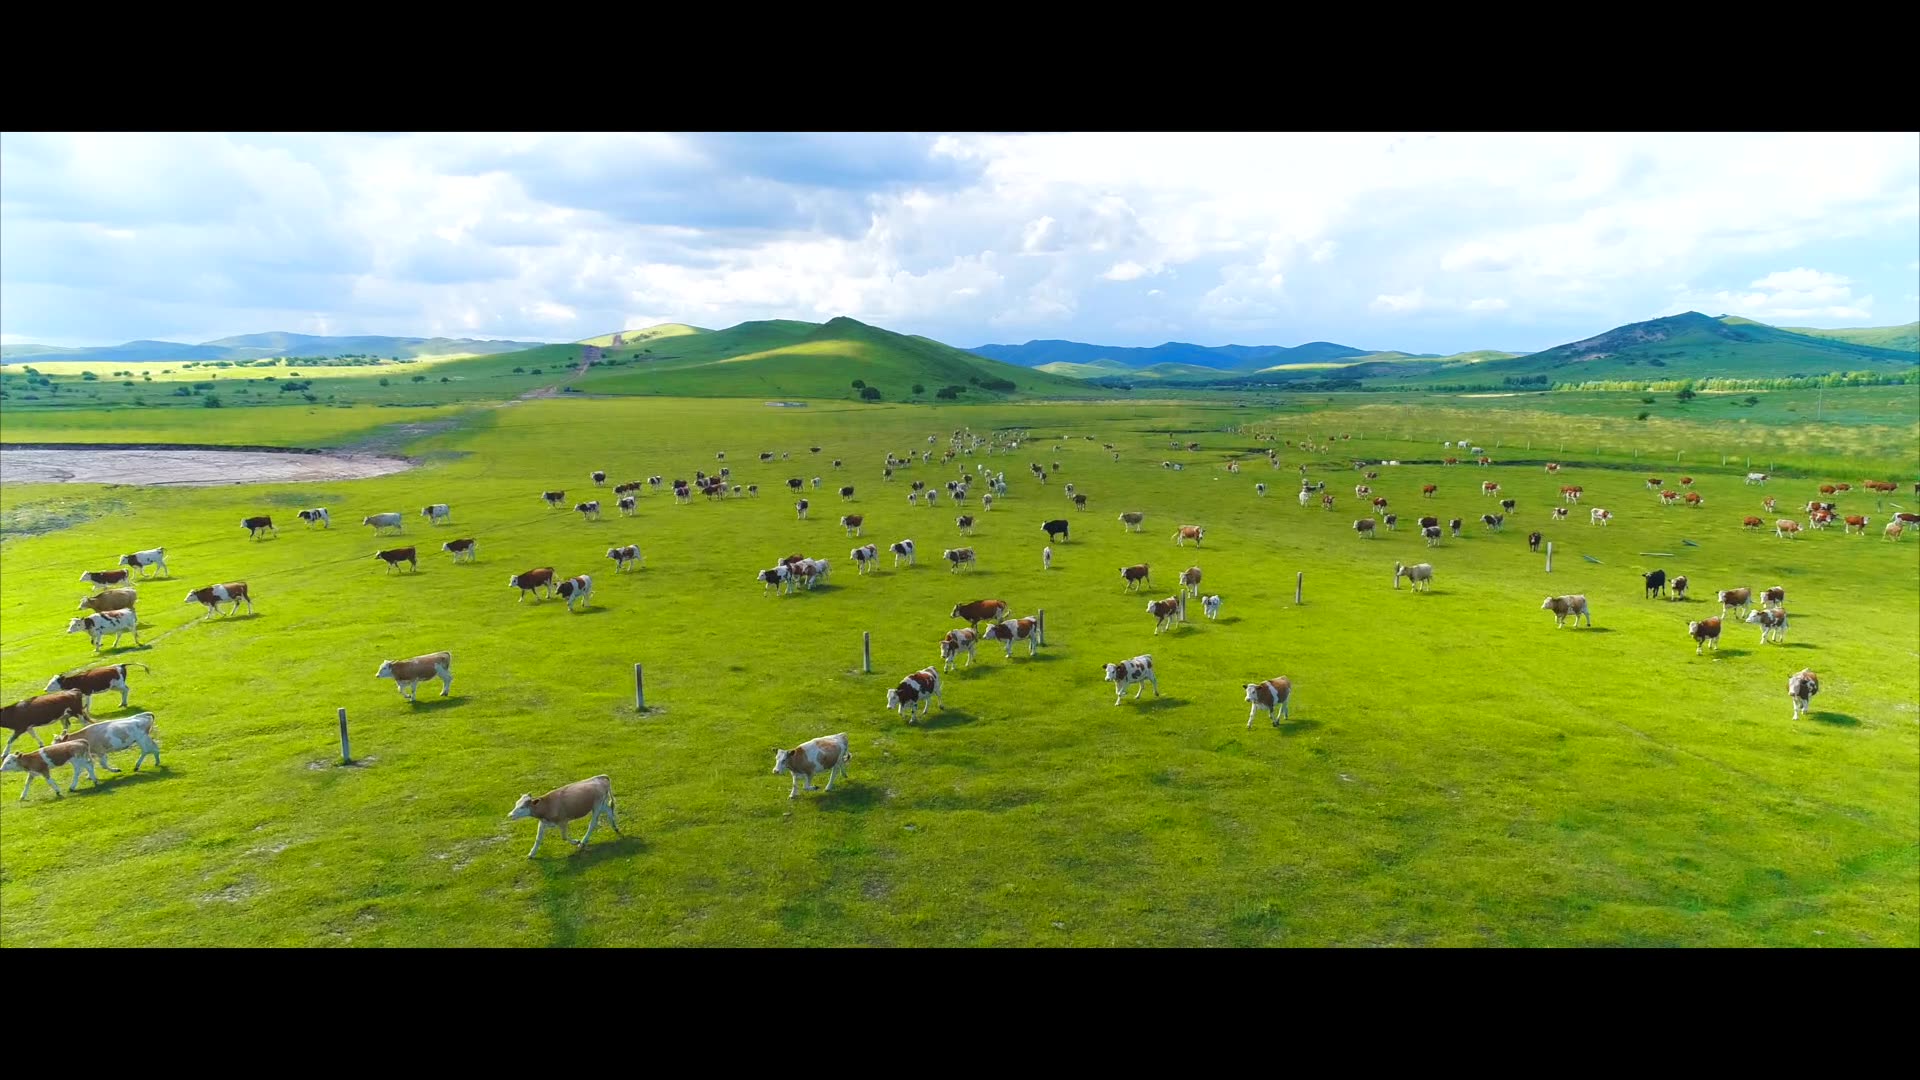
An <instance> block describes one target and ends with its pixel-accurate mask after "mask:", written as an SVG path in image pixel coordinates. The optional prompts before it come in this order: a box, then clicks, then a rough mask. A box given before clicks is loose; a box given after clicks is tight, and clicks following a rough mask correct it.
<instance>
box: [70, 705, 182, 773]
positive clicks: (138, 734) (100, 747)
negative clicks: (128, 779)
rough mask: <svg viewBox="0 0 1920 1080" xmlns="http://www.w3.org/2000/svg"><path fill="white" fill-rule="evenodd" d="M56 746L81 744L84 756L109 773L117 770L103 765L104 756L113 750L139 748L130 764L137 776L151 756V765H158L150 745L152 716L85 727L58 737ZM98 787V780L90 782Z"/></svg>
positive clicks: (157, 747) (155, 749)
mask: <svg viewBox="0 0 1920 1080" xmlns="http://www.w3.org/2000/svg"><path fill="white" fill-rule="evenodd" d="M59 741H60V742H83V743H85V744H86V747H87V754H88V755H89V756H90V757H92V758H93V760H95V761H97V762H99V763H100V767H101V768H103V769H105V770H107V771H108V772H110V773H117V772H119V771H120V770H119V769H116V768H114V767H113V765H112V764H111V763H110V762H108V761H107V755H108V754H111V753H113V752H114V751H116V750H126V749H129V748H131V747H135V746H137V747H139V748H140V757H139V758H138V759H137V760H135V761H134V763H133V771H134V772H139V771H140V766H141V765H142V764H144V763H145V762H146V760H147V755H148V754H152V755H153V763H154V764H155V765H158V764H160V744H159V743H156V742H154V741H153V714H152V713H150V712H143V713H135V714H134V715H132V716H129V717H126V718H125V719H121V720H102V721H100V722H99V723H95V724H86V725H84V726H82V727H80V728H79V729H78V730H75V731H73V732H71V733H68V734H64V735H61V736H60V739H59ZM94 782H95V783H99V781H98V780H96V781H94Z"/></svg>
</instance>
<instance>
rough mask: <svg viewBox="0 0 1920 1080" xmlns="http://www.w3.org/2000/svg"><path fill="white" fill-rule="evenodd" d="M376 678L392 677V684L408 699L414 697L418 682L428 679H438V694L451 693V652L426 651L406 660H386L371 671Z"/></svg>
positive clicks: (410, 699) (443, 695) (418, 685)
mask: <svg viewBox="0 0 1920 1080" xmlns="http://www.w3.org/2000/svg"><path fill="white" fill-rule="evenodd" d="M373 677H374V678H376V679H392V680H393V685H394V686H395V687H397V688H399V690H400V694H401V696H403V697H405V698H406V699H407V700H408V701H414V700H417V699H416V697H415V694H416V692H417V691H418V689H419V687H420V684H421V683H423V682H425V681H426V680H428V679H439V680H440V696H441V697H446V696H447V695H448V694H451V693H453V654H452V653H450V652H437V653H428V654H426V655H425V656H415V657H412V658H411V659H407V660H388V661H385V662H384V663H382V664H381V665H380V670H379V671H376V672H374V673H373Z"/></svg>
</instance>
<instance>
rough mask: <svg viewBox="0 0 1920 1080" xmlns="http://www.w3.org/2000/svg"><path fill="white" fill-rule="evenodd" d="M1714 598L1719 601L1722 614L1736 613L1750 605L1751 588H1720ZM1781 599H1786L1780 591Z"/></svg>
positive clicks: (1751, 600)
mask: <svg viewBox="0 0 1920 1080" xmlns="http://www.w3.org/2000/svg"><path fill="white" fill-rule="evenodd" d="M1714 599H1715V601H1716V602H1718V603H1719V605H1720V613H1721V614H1722V615H1726V614H1730V613H1731V614H1736V615H1737V614H1739V613H1740V612H1743V611H1745V610H1747V609H1748V608H1749V607H1751V606H1752V603H1753V590H1752V589H1750V588H1743V589H1722V590H1720V591H1719V592H1718V593H1716V594H1714ZM1781 599H1782V600H1784V599H1786V594H1784V593H1782V594H1781Z"/></svg>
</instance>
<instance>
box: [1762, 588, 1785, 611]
mask: <svg viewBox="0 0 1920 1080" xmlns="http://www.w3.org/2000/svg"><path fill="white" fill-rule="evenodd" d="M1786 602H1787V587H1786V586H1785V585H1775V586H1774V587H1773V588H1771V589H1768V590H1766V591H1764V592H1762V593H1761V594H1760V603H1761V604H1762V605H1763V606H1766V607H1779V606H1780V605H1781V604H1784V603H1786Z"/></svg>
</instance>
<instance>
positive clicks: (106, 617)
mask: <svg viewBox="0 0 1920 1080" xmlns="http://www.w3.org/2000/svg"><path fill="white" fill-rule="evenodd" d="M76 630H85V631H86V632H87V636H88V637H90V638H92V639H93V651H94V652H99V651H100V639H101V638H103V637H105V636H107V635H108V634H112V635H113V647H114V648H116V649H117V648H119V647H120V638H121V636H122V635H125V634H132V635H133V643H134V644H135V645H138V644H140V618H139V616H137V615H135V614H134V613H133V609H132V608H121V609H120V610H118V611H102V612H100V613H98V614H95V615H82V616H81V617H80V618H77V619H75V620H73V621H72V622H70V623H68V624H67V633H69V634H71V633H73V632H74V631H76Z"/></svg>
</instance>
